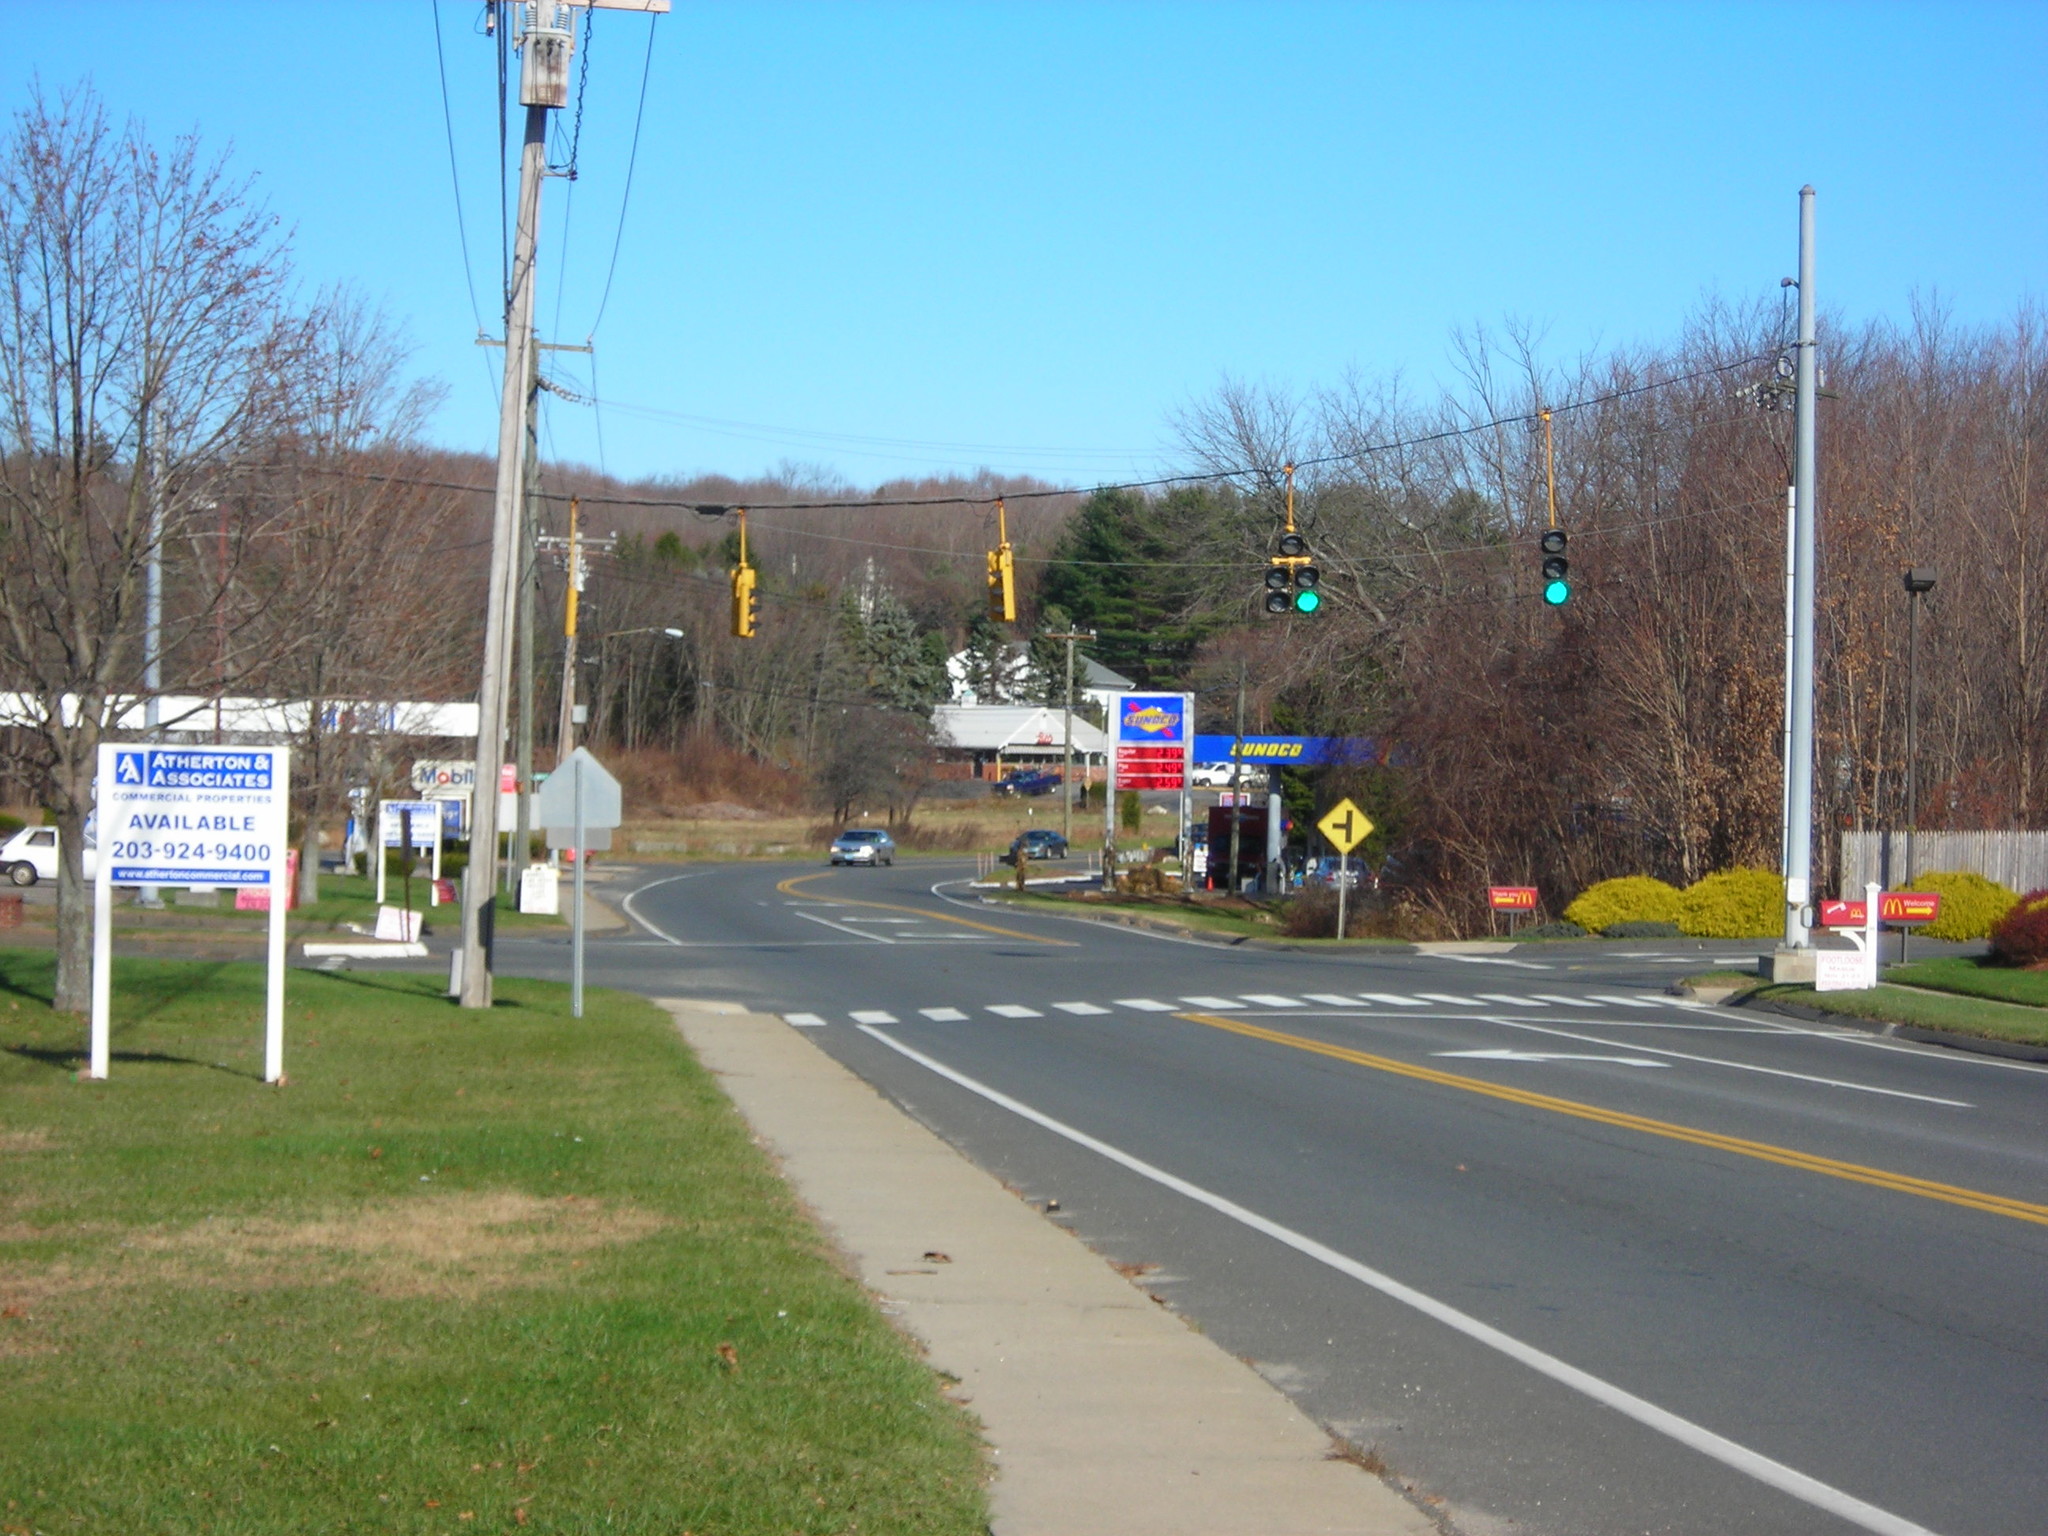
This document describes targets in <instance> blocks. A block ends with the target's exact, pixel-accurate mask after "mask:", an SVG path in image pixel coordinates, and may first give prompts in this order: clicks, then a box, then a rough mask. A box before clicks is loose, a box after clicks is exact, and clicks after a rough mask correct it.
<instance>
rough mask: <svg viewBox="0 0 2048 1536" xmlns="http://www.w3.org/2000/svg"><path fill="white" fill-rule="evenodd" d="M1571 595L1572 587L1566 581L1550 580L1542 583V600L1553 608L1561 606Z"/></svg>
mask: <svg viewBox="0 0 2048 1536" xmlns="http://www.w3.org/2000/svg"><path fill="white" fill-rule="evenodd" d="M1571 595H1572V587H1571V583H1570V582H1568V581H1551V582H1545V583H1544V586H1543V601H1545V602H1546V603H1548V604H1550V606H1551V607H1553V608H1562V607H1563V606H1564V605H1565V603H1566V602H1567V601H1568V600H1569V599H1570V597H1571Z"/></svg>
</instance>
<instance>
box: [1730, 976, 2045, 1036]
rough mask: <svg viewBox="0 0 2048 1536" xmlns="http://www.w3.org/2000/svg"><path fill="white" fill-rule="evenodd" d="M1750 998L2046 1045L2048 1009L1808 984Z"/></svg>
mask: <svg viewBox="0 0 2048 1536" xmlns="http://www.w3.org/2000/svg"><path fill="white" fill-rule="evenodd" d="M1747 997H1748V998H1754V999H1756V1000H1758V1001H1761V1002H1782V1003H1795V1004H1797V1005H1798V1006H1800V1007H1802V1008H1817V1009H1819V1010H1820V1011H1821V1012H1823V1013H1840V1014H1846V1015H1848V1016H1850V1017H1853V1018H1860V1019H1877V1020H1879V1021H1881V1022H1884V1023H1888V1024H1906V1025H1910V1026H1912V1027H1914V1028H1916V1029H1933V1030H1942V1031H1945V1032H1946V1033H1949V1034H1955V1035H1973V1036H1975V1037H1977V1038H1978V1039H1982V1040H2010V1041H2014V1042H2016V1043H2018V1044H2021V1045H2048V1009H2042V1008H2029V1007H2025V1006H2022V1005H2020V1004H2016V1003H2002V1002H1993V1001H1991V1000H1990V999H1988V998H1981V997H1963V996H1958V995H1954V994H1950V993H1941V992H1923V991H1920V990H1918V989H1917V988H1914V987H1899V986H1886V985H1880V986H1876V987H1865V988H1860V989H1856V990H1852V991H1846V992H1816V991H1815V990H1814V989H1813V988H1812V986H1810V985H1808V984H1805V983H1785V984H1781V985H1766V986H1760V987H1757V988H1756V989H1754V990H1753V991H1752V992H1750V993H1748V994H1747Z"/></svg>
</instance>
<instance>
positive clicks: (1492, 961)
mask: <svg viewBox="0 0 2048 1536" xmlns="http://www.w3.org/2000/svg"><path fill="white" fill-rule="evenodd" d="M1443 958H1444V959H1446V960H1462V961H1463V962H1464V963H1465V964H1467V965H1512V966H1516V967H1518V968H1520V969H1521V970H1525V971H1554V970H1556V969H1557V967H1556V966H1554V965H1546V964H1544V963H1543V962H1541V961H1539V960H1510V959H1508V958H1507V957H1506V956H1505V955H1445V956H1444V957H1443Z"/></svg>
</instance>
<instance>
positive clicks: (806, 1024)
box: [782, 1013, 825, 1029]
mask: <svg viewBox="0 0 2048 1536" xmlns="http://www.w3.org/2000/svg"><path fill="white" fill-rule="evenodd" d="M782 1022H783V1023H785V1024H794V1025H795V1026H796V1027H797V1028H798V1029H823V1028H824V1027H825V1021H824V1020H823V1019H821V1018H819V1017H818V1016H817V1015H816V1014H815V1013H785V1014H784V1015H783V1016H782Z"/></svg>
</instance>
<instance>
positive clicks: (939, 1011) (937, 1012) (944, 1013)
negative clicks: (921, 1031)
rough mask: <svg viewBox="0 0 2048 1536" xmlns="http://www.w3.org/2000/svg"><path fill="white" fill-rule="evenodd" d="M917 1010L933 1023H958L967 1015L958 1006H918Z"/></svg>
mask: <svg viewBox="0 0 2048 1536" xmlns="http://www.w3.org/2000/svg"><path fill="white" fill-rule="evenodd" d="M917 1011H918V1012H919V1013H921V1014H923V1015H924V1016H925V1017H926V1018H928V1019H930V1020H931V1021H932V1022H933V1023H934V1024H958V1023H960V1022H961V1021H962V1020H964V1019H965V1018H966V1017H967V1015H966V1014H964V1013H962V1012H961V1011H960V1010H959V1009H958V1008H920V1009H918V1010H917Z"/></svg>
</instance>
